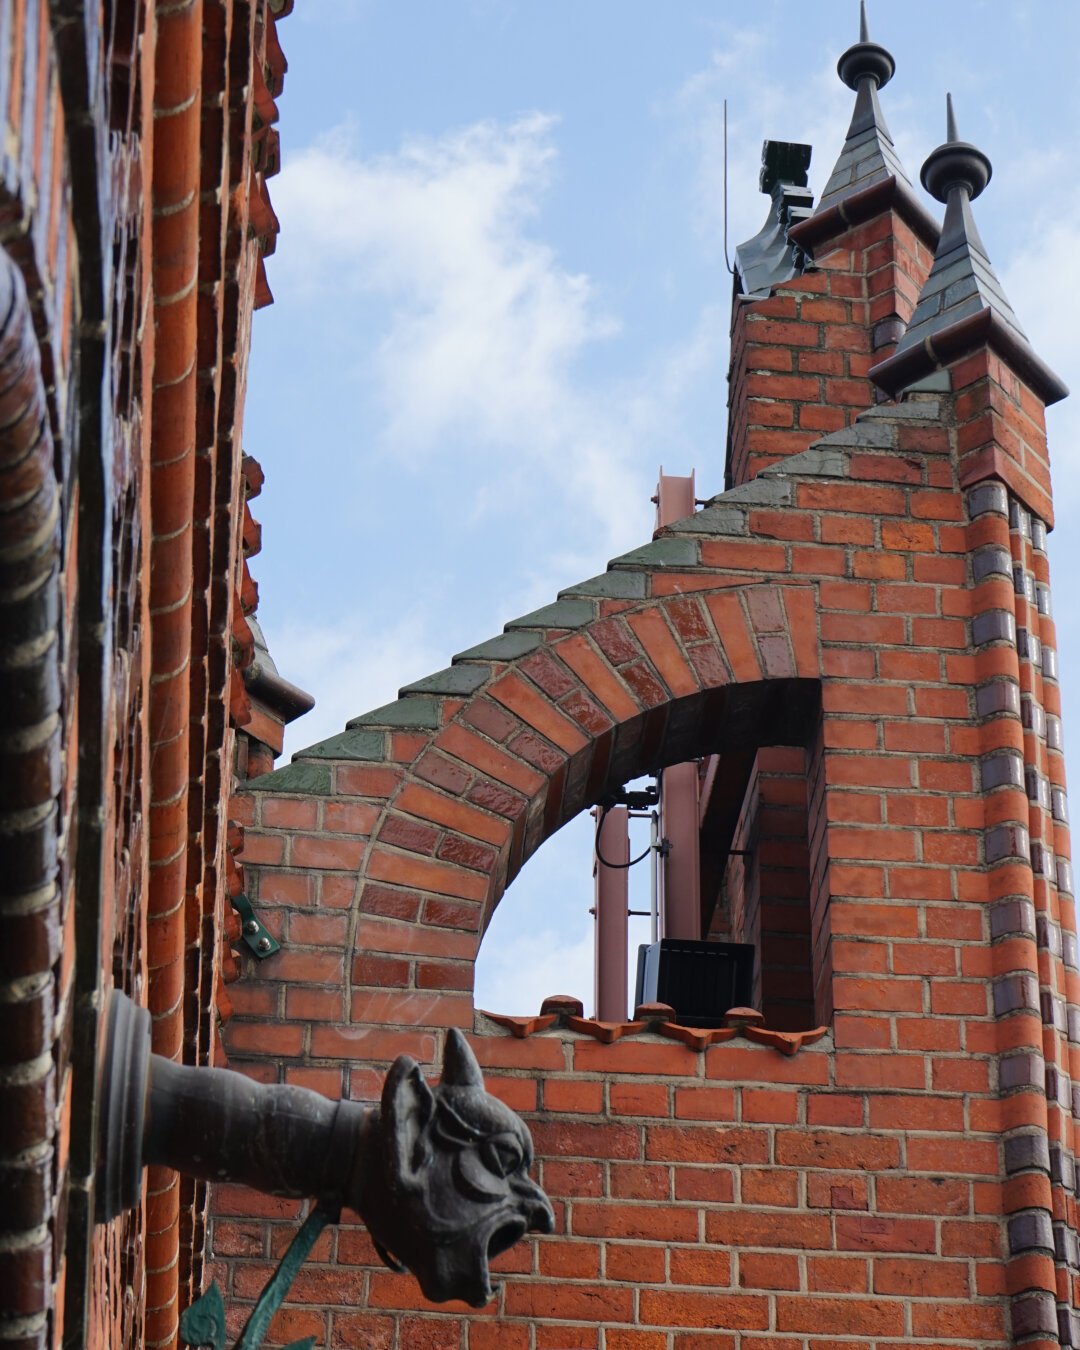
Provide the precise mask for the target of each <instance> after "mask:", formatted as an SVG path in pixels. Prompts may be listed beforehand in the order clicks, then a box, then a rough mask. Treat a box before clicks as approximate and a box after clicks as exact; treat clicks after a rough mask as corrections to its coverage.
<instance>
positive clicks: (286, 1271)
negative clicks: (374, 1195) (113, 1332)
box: [180, 1204, 341, 1350]
mask: <svg viewBox="0 0 1080 1350" xmlns="http://www.w3.org/2000/svg"><path fill="white" fill-rule="evenodd" d="M340 1217H341V1208H340V1206H338V1205H323V1204H318V1205H316V1206H315V1208H314V1209H313V1210H312V1211H311V1213H310V1214H309V1215H308V1216H307V1218H306V1219H305V1220H304V1223H303V1225H302V1227H301V1229H300V1231H299V1232H298V1233H297V1235H296V1236H295V1237H294V1238H293V1240H292V1242H290V1243H289V1249H288V1251H286V1253H285V1255H284V1256H283V1257H282V1258H281V1260H280V1262H279V1263H278V1268H277V1270H275V1271H274V1273H273V1275H272V1276H271V1277H270V1279H269V1280H268V1281H267V1284H266V1287H265V1288H264V1289H263V1291H262V1293H261V1294H260V1295H259V1298H258V1301H257V1302H256V1304H255V1307H254V1308H253V1309H252V1311H251V1316H250V1317H249V1318H248V1320H247V1322H246V1324H245V1326H244V1330H243V1331H242V1332H241V1333H240V1339H239V1340H238V1341H237V1342H236V1345H235V1347H234V1350H261V1348H262V1345H263V1338H264V1337H265V1336H266V1333H267V1331H269V1329H270V1323H271V1322H272V1321H273V1320H274V1314H275V1313H276V1312H277V1310H278V1309H279V1308H280V1307H281V1305H282V1303H284V1302H285V1299H286V1298H287V1297H288V1293H289V1290H290V1289H291V1288H292V1282H293V1280H295V1279H296V1276H297V1273H298V1271H299V1270H300V1267H301V1266H302V1265H303V1264H304V1262H305V1261H306V1260H307V1258H308V1256H309V1255H310V1254H311V1249H312V1247H314V1245H315V1241H316V1239H317V1238H318V1236H319V1234H320V1233H321V1232H322V1230H323V1229H324V1228H325V1227H326V1225H327V1224H328V1223H337V1221H338V1219H339V1218H340ZM180 1339H181V1341H182V1342H183V1344H184V1345H187V1346H192V1347H195V1346H209V1347H211V1350H226V1347H225V1303H224V1300H223V1299H222V1297H221V1290H220V1289H219V1288H218V1285H217V1281H216V1280H215V1281H214V1282H213V1283H212V1284H211V1285H210V1288H209V1289H207V1291H206V1292H205V1293H204V1294H203V1295H202V1296H201V1297H199V1298H197V1299H196V1300H195V1302H194V1303H193V1304H192V1305H191V1307H190V1308H188V1310H187V1311H186V1312H185V1313H184V1315H183V1316H182V1317H181V1318H180ZM285 1350H315V1338H314V1337H313V1336H305V1337H304V1339H303V1340H302V1341H293V1342H292V1344H291V1345H288V1346H286V1347H285Z"/></svg>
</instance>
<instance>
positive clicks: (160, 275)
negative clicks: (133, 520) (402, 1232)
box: [146, 0, 203, 1347]
mask: <svg viewBox="0 0 1080 1350" xmlns="http://www.w3.org/2000/svg"><path fill="white" fill-rule="evenodd" d="M202 28H203V5H202V0H186V3H185V2H184V0H180V2H179V3H177V0H158V4H157V45H156V55H155V90H154V129H153V138H154V148H153V182H152V191H153V282H154V327H155V360H154V376H153V399H152V405H151V460H150V462H151V480H150V514H151V530H152V540H151V549H150V620H151V645H152V667H151V694H150V799H151V800H150V884H149V904H148V922H147V951H148V956H149V962H148V964H149V1005H150V1011H151V1014H152V1017H153V1048H154V1052H155V1053H156V1054H158V1055H161V1056H163V1057H165V1058H166V1059H170V1060H174V1061H179V1059H180V1058H181V1053H182V1046H183V1031H184V1019H183V988H184V894H185V887H186V880H187V851H188V782H189V777H190V764H189V746H188V734H189V732H188V724H189V720H190V702H191V683H190V680H191V673H190V663H191V605H192V583H193V573H192V530H193V514H194V490H195V436H196V403H195V400H196V378H197V371H196V346H197V343H196V314H197V303H198V261H199V133H200V127H199V122H200V112H201V102H202V38H203V34H202ZM146 1219H147V1224H146V1226H147V1235H146V1344H147V1346H148V1347H149V1346H171V1345H174V1344H175V1342H176V1336H177V1324H178V1307H177V1304H178V1263H177V1258H178V1231H179V1225H178V1219H179V1178H178V1176H177V1175H176V1173H175V1172H173V1171H172V1170H171V1169H170V1168H167V1167H153V1168H151V1169H150V1172H149V1176H148V1181H147V1212H146Z"/></svg>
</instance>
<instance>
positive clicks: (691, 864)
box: [656, 469, 701, 939]
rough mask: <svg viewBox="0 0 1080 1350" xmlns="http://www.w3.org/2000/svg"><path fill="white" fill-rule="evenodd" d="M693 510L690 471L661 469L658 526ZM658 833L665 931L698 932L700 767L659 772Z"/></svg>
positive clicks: (669, 934)
mask: <svg viewBox="0 0 1080 1350" xmlns="http://www.w3.org/2000/svg"><path fill="white" fill-rule="evenodd" d="M693 514H694V475H693V474H692V473H691V474H690V475H689V476H688V477H686V478H680V477H676V476H675V475H673V474H666V473H664V471H663V469H661V471H660V480H659V482H658V484H657V488H656V524H657V528H658V529H663V528H664V527H665V526H667V525H671V524H673V523H674V522H675V521H676V520H682V519H684V518H685V517H686V516H691V515H693ZM660 777H661V793H660V821H661V833H662V834H663V837H664V838H665V839H666V840H667V841H668V844H669V845H670V847H669V849H668V851H667V854H666V856H665V857H664V859H663V862H662V884H661V897H662V925H663V936H664V937H669V938H691V939H697V938H700V937H701V857H700V851H699V842H698V767H697V764H696V763H691V764H675V765H672V767H671V768H670V769H665V770H664V771H663V773H662V774H661V776H660Z"/></svg>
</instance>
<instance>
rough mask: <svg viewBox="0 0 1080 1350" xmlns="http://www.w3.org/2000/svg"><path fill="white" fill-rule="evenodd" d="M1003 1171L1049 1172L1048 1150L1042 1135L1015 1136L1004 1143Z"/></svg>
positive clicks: (1011, 1172) (1010, 1172) (1011, 1173)
mask: <svg viewBox="0 0 1080 1350" xmlns="http://www.w3.org/2000/svg"><path fill="white" fill-rule="evenodd" d="M1005 1170H1006V1172H1008V1173H1009V1175H1010V1176H1012V1175H1013V1174H1014V1173H1016V1172H1028V1171H1032V1170H1038V1171H1040V1172H1049V1171H1050V1148H1049V1145H1048V1143H1047V1140H1046V1136H1045V1135H1044V1134H1017V1135H1013V1137H1012V1138H1011V1139H1006V1141H1005Z"/></svg>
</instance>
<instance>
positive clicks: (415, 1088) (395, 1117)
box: [382, 1055, 435, 1185]
mask: <svg viewBox="0 0 1080 1350" xmlns="http://www.w3.org/2000/svg"><path fill="white" fill-rule="evenodd" d="M434 1111H435V1098H434V1096H433V1094H432V1091H431V1088H429V1087H428V1085H427V1082H426V1081H425V1079H424V1075H423V1073H421V1071H420V1065H419V1064H417V1062H416V1060H415V1059H412V1058H411V1057H410V1056H409V1055H399V1056H398V1058H397V1059H396V1060H394V1063H393V1064H392V1065H391V1067H390V1072H389V1073H388V1074H387V1075H386V1082H385V1083H384V1084H383V1094H382V1118H383V1121H384V1147H385V1148H386V1154H387V1161H388V1162H389V1163H390V1167H391V1175H392V1177H393V1179H394V1181H396V1182H399V1183H400V1184H402V1185H411V1184H414V1183H415V1182H416V1178H417V1175H418V1173H419V1172H420V1171H421V1170H422V1169H423V1166H424V1164H425V1163H426V1162H427V1160H428V1156H429V1154H430V1145H429V1143H428V1125H429V1124H430V1122H431V1117H432V1115H433V1114H434Z"/></svg>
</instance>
